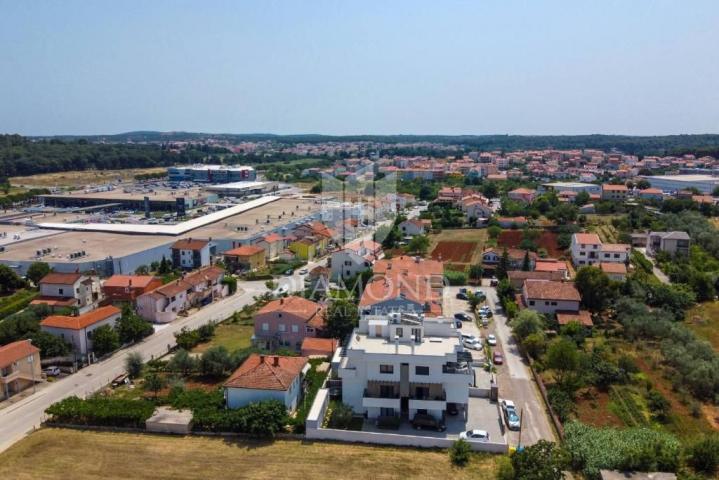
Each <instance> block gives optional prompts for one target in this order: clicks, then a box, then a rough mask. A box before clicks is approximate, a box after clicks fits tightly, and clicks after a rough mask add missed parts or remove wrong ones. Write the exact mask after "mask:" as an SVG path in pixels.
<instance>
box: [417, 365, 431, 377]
mask: <svg viewBox="0 0 719 480" xmlns="http://www.w3.org/2000/svg"><path fill="white" fill-rule="evenodd" d="M414 374H415V375H429V367H420V366H416V367H414Z"/></svg>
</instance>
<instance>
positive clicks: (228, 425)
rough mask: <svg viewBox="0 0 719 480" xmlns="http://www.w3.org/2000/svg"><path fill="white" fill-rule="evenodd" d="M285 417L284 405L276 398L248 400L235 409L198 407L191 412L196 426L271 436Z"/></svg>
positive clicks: (213, 430) (205, 428)
mask: <svg viewBox="0 0 719 480" xmlns="http://www.w3.org/2000/svg"><path fill="white" fill-rule="evenodd" d="M287 420H288V418H287V410H286V409H285V405H284V404H283V403H282V402H279V401H277V400H270V401H266V402H259V403H251V404H250V405H248V406H246V407H243V408H238V409H234V410H222V409H216V408H200V409H198V410H193V413H192V421H193V424H194V429H195V430H198V431H207V432H237V433H249V434H252V435H255V436H258V437H264V436H274V435H275V434H276V433H277V432H279V431H281V430H282V429H283V428H284V427H285V425H286V424H287Z"/></svg>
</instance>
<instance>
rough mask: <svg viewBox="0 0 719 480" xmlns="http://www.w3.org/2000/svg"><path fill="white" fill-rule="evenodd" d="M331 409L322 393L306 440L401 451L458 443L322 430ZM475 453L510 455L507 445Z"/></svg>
mask: <svg viewBox="0 0 719 480" xmlns="http://www.w3.org/2000/svg"><path fill="white" fill-rule="evenodd" d="M328 405H329V390H327V389H326V388H323V389H320V390H319V391H318V392H317V396H316V397H315V402H314V404H312V408H311V409H310V413H309V414H308V415H307V420H306V422H305V426H306V429H305V438H307V439H310V440H334V441H338V442H348V443H368V444H374V445H397V446H401V447H420V448H449V447H451V446H452V444H453V443H454V442H455V440H454V439H451V438H441V437H423V436H420V435H408V434H399V433H380V432H362V431H357V430H337V429H333V428H322V422H323V420H324V418H325V414H326V413H327V406H328ZM469 444H470V446H471V447H472V450H475V451H478V452H490V453H507V452H508V450H509V446H508V445H507V443H497V442H469Z"/></svg>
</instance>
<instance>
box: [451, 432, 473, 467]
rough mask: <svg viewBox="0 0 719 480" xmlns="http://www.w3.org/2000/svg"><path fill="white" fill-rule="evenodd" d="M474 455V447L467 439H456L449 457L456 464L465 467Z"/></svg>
mask: <svg viewBox="0 0 719 480" xmlns="http://www.w3.org/2000/svg"><path fill="white" fill-rule="evenodd" d="M471 455H472V447H470V446H469V443H468V442H467V441H466V440H462V439H461V438H460V439H459V440H455V441H454V443H452V446H451V447H449V459H450V460H451V461H452V463H453V464H454V465H457V466H459V467H463V466H465V465H467V463H468V462H469V459H470V457H471Z"/></svg>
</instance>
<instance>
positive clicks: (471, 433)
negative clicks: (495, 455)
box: [459, 430, 489, 442]
mask: <svg viewBox="0 0 719 480" xmlns="http://www.w3.org/2000/svg"><path fill="white" fill-rule="evenodd" d="M459 438H461V439H462V440H470V441H475V442H488V441H489V432H487V431H485V430H467V431H466V432H461V433H460V434H459Z"/></svg>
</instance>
